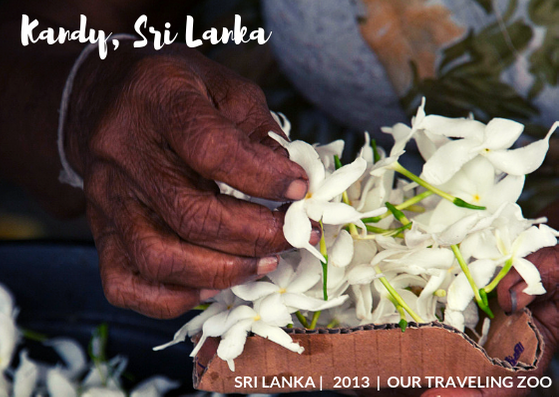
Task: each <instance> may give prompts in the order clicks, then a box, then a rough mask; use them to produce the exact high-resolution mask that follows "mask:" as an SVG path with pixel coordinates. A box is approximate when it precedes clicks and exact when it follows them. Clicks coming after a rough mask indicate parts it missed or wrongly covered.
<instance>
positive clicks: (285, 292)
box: [232, 255, 347, 313]
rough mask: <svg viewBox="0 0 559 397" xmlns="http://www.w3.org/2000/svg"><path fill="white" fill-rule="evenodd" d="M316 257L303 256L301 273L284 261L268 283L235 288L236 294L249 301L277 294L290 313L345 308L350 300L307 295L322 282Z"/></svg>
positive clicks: (271, 275)
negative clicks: (345, 301)
mask: <svg viewBox="0 0 559 397" xmlns="http://www.w3.org/2000/svg"><path fill="white" fill-rule="evenodd" d="M314 260H315V259H314V257H305V255H303V257H302V259H301V262H300V263H299V266H298V267H297V270H296V271H294V270H293V267H292V266H291V265H290V264H289V263H288V262H287V261H285V260H280V263H279V265H278V268H277V269H276V270H275V271H273V272H272V273H269V274H268V278H269V279H270V281H271V282H268V281H253V282H250V283H247V284H243V285H237V286H235V287H233V288H232V290H233V292H234V293H235V294H236V295H237V296H239V297H240V298H242V299H244V300H246V301H256V300H258V299H260V298H263V297H265V296H269V295H271V294H277V295H278V296H279V297H280V298H281V301H282V302H283V303H284V304H285V306H286V307H287V308H288V310H289V312H290V313H293V312H295V311H297V310H312V311H319V310H323V309H328V308H331V307H334V306H338V305H341V304H342V303H343V302H344V300H345V299H346V298H347V296H343V297H338V298H334V299H330V300H328V301H325V300H323V299H316V298H312V297H310V296H307V295H305V292H306V291H308V290H309V289H311V288H312V287H313V286H314V285H315V284H316V283H317V282H318V281H319V280H320V278H321V268H320V266H316V265H317V264H316V263H313V262H314Z"/></svg>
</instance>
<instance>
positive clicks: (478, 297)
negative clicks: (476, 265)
mask: <svg viewBox="0 0 559 397" xmlns="http://www.w3.org/2000/svg"><path fill="white" fill-rule="evenodd" d="M450 248H451V249H452V252H454V256H455V257H456V260H457V261H458V264H459V265H460V269H462V271H463V272H464V275H465V276H466V278H467V279H468V282H469V283H470V286H471V287H472V290H473V291H474V298H475V300H476V302H477V305H478V306H479V308H480V309H481V310H483V311H484V312H485V313H487V315H488V316H489V317H490V318H493V312H492V311H491V309H490V308H489V306H488V305H487V296H486V295H485V292H484V293H483V295H484V296H485V299H482V296H481V294H480V289H479V288H478V287H477V285H476V282H475V281H474V278H473V277H472V273H471V272H470V269H469V268H468V265H467V264H466V261H465V260H464V257H463V256H462V252H460V248H459V247H458V245H457V244H453V245H451V246H450Z"/></svg>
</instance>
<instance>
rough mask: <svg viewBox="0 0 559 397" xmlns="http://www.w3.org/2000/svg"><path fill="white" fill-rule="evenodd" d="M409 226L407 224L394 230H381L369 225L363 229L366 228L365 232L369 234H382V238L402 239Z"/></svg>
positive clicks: (409, 224)
mask: <svg viewBox="0 0 559 397" xmlns="http://www.w3.org/2000/svg"><path fill="white" fill-rule="evenodd" d="M411 225H412V224H411V223H408V224H406V225H404V226H401V227H399V228H396V229H382V228H380V227H375V226H371V225H365V227H366V228H367V231H369V232H371V233H376V234H382V235H383V236H391V237H399V238H404V235H403V234H402V233H403V231H404V230H406V229H409V228H410V227H411Z"/></svg>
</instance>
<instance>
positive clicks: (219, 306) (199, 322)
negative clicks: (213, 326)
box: [153, 289, 244, 351]
mask: <svg viewBox="0 0 559 397" xmlns="http://www.w3.org/2000/svg"><path fill="white" fill-rule="evenodd" d="M212 300H213V301H214V302H213V303H212V304H211V305H210V307H208V308H207V309H206V310H204V311H203V312H202V313H200V314H199V315H197V316H196V317H194V318H193V319H192V320H190V321H189V322H187V323H186V324H185V325H183V326H182V327H181V328H180V329H179V330H178V331H177V332H176V333H175V335H174V337H173V340H172V341H170V342H168V343H165V344H163V345H160V346H156V347H154V348H153V350H155V351H158V350H163V349H166V348H167V347H169V346H173V345H176V344H177V343H180V342H184V341H185V340H186V337H187V336H193V335H196V334H197V333H198V332H200V331H202V328H203V326H204V324H205V322H206V321H208V319H210V318H213V317H215V319H214V320H212V321H218V322H219V321H224V319H225V318H227V316H228V315H229V313H230V312H231V310H233V309H234V308H236V307H237V306H239V305H240V304H241V303H243V302H244V301H243V300H242V299H240V298H238V297H237V296H236V295H235V294H233V291H231V289H226V290H223V291H221V292H220V293H219V294H217V295H216V296H214V297H213V298H212Z"/></svg>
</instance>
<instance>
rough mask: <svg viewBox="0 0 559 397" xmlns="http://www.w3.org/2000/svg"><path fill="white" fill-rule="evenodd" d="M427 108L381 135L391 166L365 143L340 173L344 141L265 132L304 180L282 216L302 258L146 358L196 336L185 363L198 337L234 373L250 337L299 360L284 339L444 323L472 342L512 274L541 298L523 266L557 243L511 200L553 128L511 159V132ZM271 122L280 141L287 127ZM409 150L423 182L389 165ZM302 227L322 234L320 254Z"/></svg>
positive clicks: (518, 128) (288, 258)
mask: <svg viewBox="0 0 559 397" xmlns="http://www.w3.org/2000/svg"><path fill="white" fill-rule="evenodd" d="M424 105H425V104H424V102H423V103H422V105H421V107H420V108H419V110H418V112H417V115H416V116H415V117H414V118H413V120H412V123H411V124H412V126H411V127H409V126H406V125H404V124H397V125H394V126H393V127H391V128H384V129H383V132H384V133H388V134H391V135H392V136H393V138H394V141H395V143H394V146H393V148H392V150H391V151H390V153H389V154H386V153H384V152H383V151H382V150H381V149H378V150H377V148H376V147H375V145H374V142H373V143H372V144H371V142H370V139H369V136H368V134H365V135H366V136H365V138H366V144H365V146H364V147H363V148H362V150H361V152H360V154H359V156H358V158H357V159H356V160H355V161H353V162H352V163H350V164H348V165H344V166H342V165H341V163H340V162H339V158H340V157H341V152H342V150H343V141H336V142H333V143H331V144H328V145H325V146H318V145H315V146H311V145H309V144H307V143H305V142H302V141H294V142H288V141H286V140H285V139H283V138H281V137H280V136H278V135H277V134H273V133H270V136H271V137H272V138H274V139H275V140H276V141H277V142H279V143H280V144H281V145H282V146H283V147H285V148H286V149H287V151H288V152H289V157H290V159H291V160H293V161H295V162H296V163H298V164H299V165H300V166H301V167H302V168H303V169H304V170H305V171H306V173H307V175H308V177H309V190H308V194H307V196H306V197H305V198H304V199H303V200H300V201H296V202H294V203H292V204H291V205H290V207H289V208H288V210H287V213H286V216H285V226H284V234H285V237H286V239H287V241H288V242H289V243H291V244H292V245H293V246H294V247H296V248H298V249H297V250H295V251H293V252H289V253H286V254H284V255H282V256H281V259H280V262H279V266H278V268H277V270H275V271H274V272H272V273H270V274H269V275H268V276H267V277H266V278H264V279H262V280H258V281H253V282H249V283H247V284H244V285H240V286H236V287H233V288H231V289H229V290H225V291H222V292H221V293H220V294H219V295H217V296H216V297H215V298H213V300H212V303H211V305H210V306H209V307H208V308H207V309H206V310H205V311H204V312H202V313H201V314H200V315H198V316H197V317H195V318H194V319H192V320H191V321H190V322H188V323H187V324H185V325H184V326H183V327H182V328H181V329H180V330H179V331H178V332H177V333H176V334H175V337H174V339H173V341H171V342H170V343H168V344H166V345H164V346H160V347H158V348H156V349H161V348H164V347H167V346H169V345H172V344H174V343H177V342H180V341H183V340H184V339H185V338H186V337H187V336H193V335H195V334H198V333H200V332H201V333H202V336H201V338H200V340H199V341H198V343H197V345H196V347H195V349H194V351H193V352H192V355H193V356H194V355H195V354H196V353H197V352H198V351H199V349H200V348H201V346H202V344H203V343H204V341H205V340H206V338H208V337H221V341H220V343H219V347H218V350H217V355H218V356H219V357H220V358H221V359H223V360H226V361H227V362H228V364H229V367H230V369H231V370H232V371H234V368H235V367H234V361H233V360H234V359H235V358H236V357H238V356H239V355H240V354H241V353H242V351H243V347H244V344H245V341H246V338H247V334H248V333H249V332H252V333H254V334H257V335H260V336H262V337H264V338H267V339H270V340H271V341H273V342H276V343H278V344H280V345H282V346H285V347H286V348H287V349H289V350H292V351H294V352H298V353H301V352H302V350H303V348H302V347H300V346H299V345H298V344H296V343H294V342H293V340H292V339H291V337H290V336H289V335H288V334H287V333H286V332H285V331H284V330H283V329H282V328H281V327H291V326H304V327H306V328H314V327H316V326H322V327H333V326H349V327H353V326H359V325H363V324H369V323H375V324H383V323H399V324H400V326H401V327H402V329H403V330H404V329H405V327H406V325H407V322H408V321H415V322H417V323H427V322H431V321H441V322H444V323H445V324H448V325H450V326H453V327H456V328H457V329H459V330H464V328H465V327H468V328H472V329H473V328H474V327H475V326H476V324H477V323H478V307H479V308H480V309H481V310H483V311H485V312H486V313H487V315H488V318H491V317H492V313H491V310H490V309H489V306H488V298H487V295H488V294H489V293H490V292H491V291H493V290H494V289H495V287H496V285H497V284H498V282H499V280H501V279H502V278H503V277H504V276H505V275H506V273H507V272H508V271H509V270H510V269H511V268H512V267H514V268H515V269H516V270H517V271H518V273H519V274H520V275H521V276H522V277H523V279H524V280H525V282H526V284H527V287H526V289H525V290H524V292H526V293H528V294H543V293H544V292H545V290H544V288H543V286H542V283H541V279H540V275H539V272H538V270H537V268H536V267H535V266H534V265H533V264H532V263H531V262H529V261H528V260H526V259H524V257H525V256H526V255H528V254H529V253H531V252H534V251H536V250H538V249H540V248H542V247H546V246H553V245H555V244H556V243H557V235H558V234H557V232H556V231H555V230H553V229H551V228H550V227H548V226H546V225H544V224H542V223H543V222H544V221H545V220H544V219H538V220H529V219H525V218H524V217H523V215H522V211H521V209H520V207H519V206H518V205H517V204H516V201H517V199H518V198H519V196H520V193H521V192H522V189H523V185H524V178H525V174H528V173H530V172H533V171H534V170H536V169H537V168H538V167H539V166H540V165H541V163H542V162H543V160H544V157H545V154H546V152H547V150H548V143H549V139H550V136H551V134H552V133H553V132H554V130H555V128H556V127H557V126H558V123H556V124H555V125H554V126H553V127H552V128H551V130H550V131H549V133H548V134H547V136H546V137H545V138H544V139H542V140H539V141H536V142H534V143H532V144H530V145H528V146H525V147H522V148H517V149H510V148H511V146H513V144H514V143H515V141H516V140H517V138H518V137H519V136H520V135H521V133H522V131H523V126H522V125H521V124H519V123H517V122H514V121H511V120H505V119H494V120H492V121H490V122H489V123H488V124H487V125H485V124H483V123H481V122H479V121H476V120H473V119H471V118H459V119H455V118H446V117H442V116H436V115H426V114H425V112H424ZM276 120H277V121H278V122H279V123H280V125H282V128H283V129H284V131H285V132H286V133H289V123H288V122H287V121H286V120H285V118H283V117H282V119H280V118H278V117H277V116H276ZM411 139H414V140H415V141H416V143H417V146H418V148H419V151H420V153H421V155H422V157H423V159H424V160H425V164H424V166H423V171H422V173H421V175H420V176H417V175H415V174H413V173H411V172H410V171H408V170H407V169H405V168H404V167H403V166H402V165H401V164H400V163H399V162H398V160H399V158H400V156H402V154H403V153H404V148H405V146H406V144H407V143H408V141H410V140H411ZM398 174H401V175H403V176H404V177H405V179H404V178H396V175H398ZM220 187H221V188H222V191H223V192H227V193H229V194H234V195H236V196H237V197H240V198H244V199H250V198H248V197H246V196H244V195H243V194H242V193H240V192H236V191H233V189H231V188H230V187H227V186H225V185H223V184H221V185H220ZM311 221H314V222H316V224H315V225H319V226H320V227H321V228H322V239H321V241H320V244H319V245H317V246H316V247H315V246H311V245H310V243H309V240H310V237H311V231H312V227H313V226H312V222H311ZM487 321H488V320H486V322H485V324H484V327H483V328H484V330H485V331H487V329H488V322H487Z"/></svg>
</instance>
